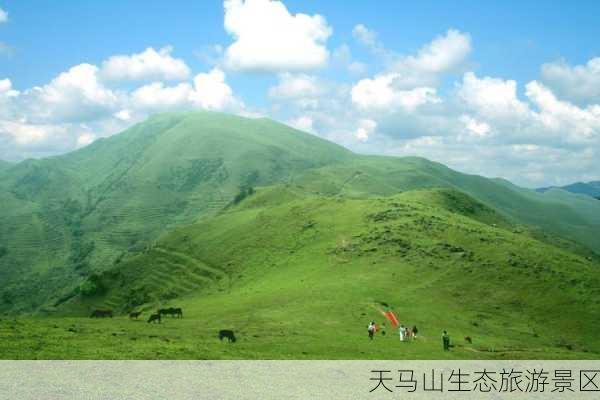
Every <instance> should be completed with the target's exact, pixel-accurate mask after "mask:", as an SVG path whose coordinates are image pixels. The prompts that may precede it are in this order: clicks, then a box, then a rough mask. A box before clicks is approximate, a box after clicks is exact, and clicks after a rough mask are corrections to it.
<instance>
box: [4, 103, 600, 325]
mask: <svg viewBox="0 0 600 400" xmlns="http://www.w3.org/2000/svg"><path fill="white" fill-rule="evenodd" d="M274 184H287V185H290V186H293V187H295V188H296V190H299V191H301V192H303V193H305V194H308V195H318V196H321V197H323V198H330V199H338V198H340V199H373V198H377V197H382V196H392V195H395V194H398V193H401V192H405V191H409V190H414V189H422V188H448V189H455V190H459V191H461V192H463V193H466V194H468V195H470V196H471V197H472V198H474V199H476V200H477V201H479V202H480V203H482V204H484V205H485V206H487V207H489V208H490V209H492V210H494V211H495V212H497V213H498V214H499V215H501V216H502V217H503V218H505V219H506V220H508V221H510V223H516V224H522V225H524V226H526V228H525V229H527V230H531V231H533V230H535V232H537V233H536V235H537V236H536V237H538V238H545V239H544V240H545V241H546V242H548V243H553V244H560V246H562V247H563V248H569V249H575V248H577V253H578V254H584V255H585V256H590V257H593V254H592V252H593V251H595V252H599V251H600V203H599V202H598V201H597V200H595V199H592V198H586V197H582V196H577V195H573V194H569V193H567V192H564V191H549V192H547V193H543V194H542V193H536V192H535V191H531V190H526V189H522V188H519V187H516V186H514V185H512V184H510V183H508V182H505V181H502V180H497V179H487V178H483V177H479V176H472V175H465V174H461V173H459V172H456V171H452V170H451V169H449V168H446V167H445V166H443V165H441V164H438V163H433V162H430V161H427V160H425V159H421V158H411V157H408V158H394V157H377V156H363V155H358V154H354V153H351V152H350V151H348V150H346V149H344V148H342V147H340V146H337V145H335V144H333V143H330V142H327V141H324V140H321V139H319V138H317V137H315V136H313V135H310V134H307V133H303V132H300V131H297V130H294V129H292V128H289V127H287V126H285V125H282V124H279V123H276V122H274V121H270V120H267V119H248V118H241V117H236V116H231V115H226V114H220V113H210V112H191V113H167V114H160V115H157V116H154V117H152V118H150V119H149V120H147V121H145V122H144V123H141V124H139V125H136V126H134V127H132V128H131V129H129V130H127V131H125V132H123V133H121V134H119V135H115V136H113V137H111V138H107V139H101V140H98V141H97V142H95V143H93V144H91V145H90V146H87V147H85V148H83V149H80V150H78V151H75V152H73V153H70V154H67V155H64V156H60V157H52V158H47V159H42V160H27V161H24V162H21V163H18V164H11V165H9V166H2V167H1V168H0V202H1V203H2V205H3V207H2V208H1V209H0V282H2V284H1V285H0V312H9V313H15V314H22V313H36V312H37V313H42V314H51V313H54V312H57V311H59V310H62V309H63V304H64V303H66V302H69V299H71V298H73V297H74V296H77V294H78V293H79V292H80V291H81V290H83V291H88V292H89V291H90V290H92V288H91V287H90V286H89V285H88V286H86V282H89V281H90V279H92V280H93V279H94V277H96V276H98V275H100V274H102V273H103V272H105V271H109V270H110V271H113V270H115V268H117V269H118V268H120V267H121V266H122V265H123V264H122V263H123V262H125V261H126V260H128V259H130V258H131V257H137V256H138V255H139V254H140V253H141V252H144V251H152V252H153V253H152V255H153V256H152V257H153V258H157V260H158V259H165V258H166V256H165V255H162V256H160V257H158V256H157V257H154V256H155V253H156V252H157V251H158V250H157V249H156V248H155V245H154V243H155V241H156V240H157V239H159V238H160V237H161V236H162V235H165V234H167V233H168V232H170V231H172V230H174V229H177V228H178V227H181V226H186V225H189V224H193V223H195V222H197V221H202V220H209V219H211V218H212V217H214V216H216V215H219V213H221V212H223V211H226V210H228V209H229V208H231V207H232V206H233V205H234V204H235V203H237V202H240V201H243V199H244V198H245V197H246V196H249V195H250V196H251V195H252V193H253V191H254V190H256V188H258V187H262V186H268V185H274ZM282 200H284V199H279V198H278V199H277V201H282ZM274 229H275V228H274ZM180 253H183V254H187V253H185V252H180ZM187 255H189V254H187ZM166 261H169V262H172V263H175V264H179V265H181V264H182V263H181V262H177V261H176V260H172V259H171V258H168V259H167V260H166ZM201 261H202V262H205V263H206V260H201ZM161 265H162V264H161ZM160 268H162V269H164V270H165V271H166V270H167V269H168V268H176V266H172V265H170V264H168V263H166V264H165V265H164V266H161V267H160ZM219 268H221V267H219ZM148 279H150V278H148ZM140 282H143V283H144V285H148V287H151V282H147V283H146V282H145V281H140ZM154 283H156V280H155V282H154ZM197 283H199V282H197ZM140 284H141V283H140ZM189 286H191V285H189ZM109 289H110V288H109ZM181 289H182V290H183V288H181ZM190 289H192V288H191V287H190ZM175 291H176V292H179V288H178V289H177V290H175ZM127 296H129V295H127ZM131 296H133V297H135V296H134V295H131ZM131 296H130V297H131ZM119 301H120V300H119ZM117 303H118V302H117ZM115 304H116V303H115Z"/></svg>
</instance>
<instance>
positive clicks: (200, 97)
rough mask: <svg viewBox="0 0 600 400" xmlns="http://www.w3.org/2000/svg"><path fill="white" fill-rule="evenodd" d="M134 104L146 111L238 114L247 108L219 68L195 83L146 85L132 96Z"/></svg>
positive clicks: (199, 75)
mask: <svg viewBox="0 0 600 400" xmlns="http://www.w3.org/2000/svg"><path fill="white" fill-rule="evenodd" d="M131 104H132V107H134V108H136V109H140V110H144V111H158V110H172V109H191V108H202V109H207V110H219V111H220V110H229V111H236V109H239V108H242V107H243V105H242V103H241V101H240V100H238V99H237V98H235V97H234V95H233V90H232V89H231V87H230V86H229V85H228V84H227V83H226V82H225V73H224V72H223V71H221V70H220V69H218V68H215V69H213V70H211V71H210V72H207V73H200V74H198V75H196V76H195V77H194V80H193V84H190V83H180V84H178V85H176V86H166V85H165V84H164V83H163V82H154V83H151V84H148V85H145V86H142V87H140V88H138V89H136V90H135V91H134V92H133V93H132V95H131Z"/></svg>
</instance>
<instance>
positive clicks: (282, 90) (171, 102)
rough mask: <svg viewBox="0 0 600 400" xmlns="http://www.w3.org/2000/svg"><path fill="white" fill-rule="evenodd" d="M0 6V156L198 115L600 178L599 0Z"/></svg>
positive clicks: (384, 149)
mask: <svg viewBox="0 0 600 400" xmlns="http://www.w3.org/2000/svg"><path fill="white" fill-rule="evenodd" d="M224 6H226V7H224ZM0 10H3V12H0V159H5V160H10V161H18V160H21V159H23V158H27V157H43V156H47V155H52V154H60V153H63V152H66V151H70V150H73V149H75V148H78V147H81V146H83V145H86V144H88V143H90V142H91V141H93V140H95V139H97V138H99V137H103V136H109V135H111V134H114V133H117V132H119V131H120V130H122V129H125V128H126V127H128V126H130V125H131V124H134V123H136V122H138V121H140V120H143V119H144V118H146V117H147V115H149V114H151V113H153V112H158V111H163V110H176V109H190V108H205V109H213V110H219V111H225V112H233V113H238V114H241V115H247V116H250V117H252V116H269V117H271V118H275V119H278V120H280V121H282V122H285V123H288V124H291V125H294V126H296V127H298V128H300V129H303V130H306V131H309V132H311V133H313V134H316V135H319V136H322V137H325V138H328V139H330V140H333V141H336V142H338V143H340V144H342V145H345V146H347V147H349V148H351V149H352V150H355V151H358V152H364V153H376V154H391V155H399V156H402V155H421V156H425V157H428V158H431V159H434V160H437V161H440V162H444V163H446V164H448V165H449V166H451V167H453V168H457V169H459V170H462V171H466V172H470V173H478V174H482V175H486V176H501V177H504V178H507V179H510V180H512V181H514V182H516V183H519V184H522V185H525V186H541V185H549V184H564V183H568V182H571V181H574V180H592V179H599V178H600V167H598V166H596V164H598V163H597V162H595V160H596V159H598V156H599V154H598V153H599V152H600V149H599V147H600V105H598V104H599V103H600V58H598V57H600V41H598V40H597V39H598V38H599V37H600V24H598V21H597V16H598V15H600V3H599V2H596V1H589V2H586V1H578V2H567V1H548V2H544V4H542V3H540V2H534V1H531V2H524V1H504V2H481V1H452V2H442V1H420V2H403V1H378V2H376V4H373V2H358V1H354V2H340V1H292V0H286V1H283V3H281V2H277V1H270V0H249V1H243V0H228V1H225V2H223V1H206V0H203V1H199V0H196V1H191V0H187V1H177V2H174V3H173V2H165V1H156V0H150V1H92V0H90V1H83V2H82V1H60V2H51V1H39V0H38V1H30V0H18V1H16V0H13V1H10V0H0ZM227 10H228V11H227ZM228 15H229V21H230V23H229V24H228V23H227V22H226V21H227V20H226V18H227V16H228ZM290 49H291V50H290ZM596 60H597V61H596ZM196 78H198V79H196ZM332 116H335V118H332Z"/></svg>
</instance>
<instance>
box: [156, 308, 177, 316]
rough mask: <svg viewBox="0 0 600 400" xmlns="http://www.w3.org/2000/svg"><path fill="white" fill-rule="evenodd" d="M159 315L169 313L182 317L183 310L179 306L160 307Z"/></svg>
mask: <svg viewBox="0 0 600 400" xmlns="http://www.w3.org/2000/svg"><path fill="white" fill-rule="evenodd" d="M158 313H159V314H160V315H170V316H171V317H178V318H183V310H182V309H181V308H179V307H177V308H175V307H170V308H161V309H160V310H158Z"/></svg>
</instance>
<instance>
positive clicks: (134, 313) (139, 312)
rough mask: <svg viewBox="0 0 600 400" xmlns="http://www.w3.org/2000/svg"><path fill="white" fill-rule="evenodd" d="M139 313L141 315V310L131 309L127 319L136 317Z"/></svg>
mask: <svg viewBox="0 0 600 400" xmlns="http://www.w3.org/2000/svg"><path fill="white" fill-rule="evenodd" d="M140 315H142V312H141V311H132V312H130V313H129V319H134V318H135V319H138V317H139V316H140Z"/></svg>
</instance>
